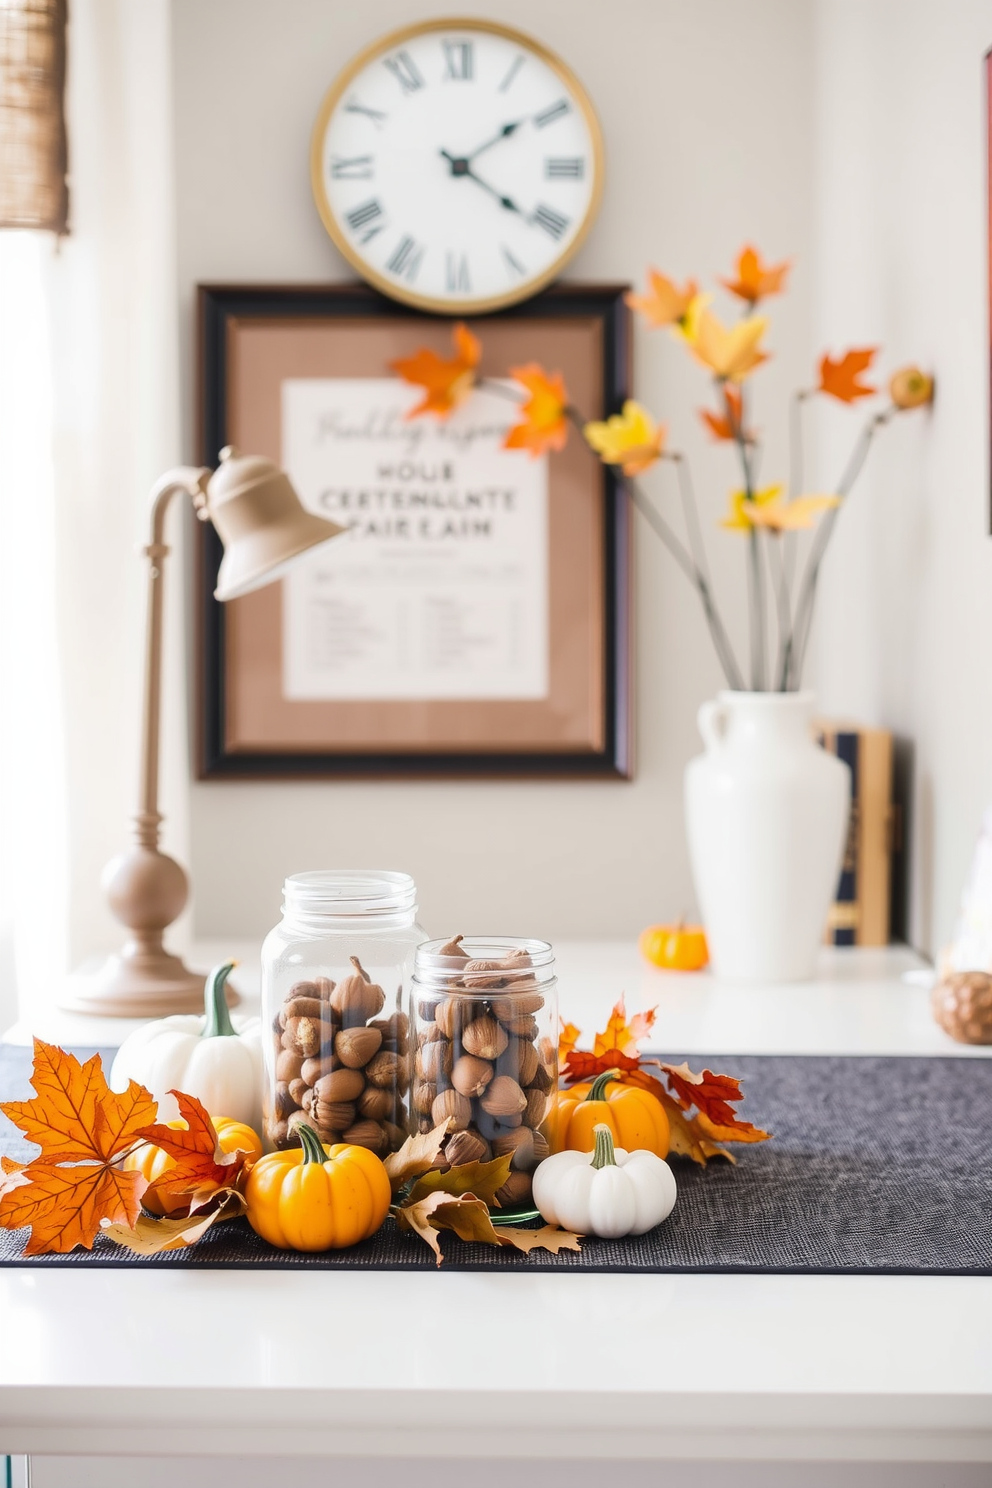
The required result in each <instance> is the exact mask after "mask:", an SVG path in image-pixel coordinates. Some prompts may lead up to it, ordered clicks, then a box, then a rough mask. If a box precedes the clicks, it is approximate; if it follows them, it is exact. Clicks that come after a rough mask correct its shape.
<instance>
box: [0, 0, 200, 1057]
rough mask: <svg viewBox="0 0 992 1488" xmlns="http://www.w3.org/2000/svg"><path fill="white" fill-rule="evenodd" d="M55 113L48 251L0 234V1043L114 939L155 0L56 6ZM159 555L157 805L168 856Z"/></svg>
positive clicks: (167, 169)
mask: <svg viewBox="0 0 992 1488" xmlns="http://www.w3.org/2000/svg"><path fill="white" fill-rule="evenodd" d="M66 114H67V122H68V135H69V163H70V181H69V188H70V198H71V222H70V234H69V236H68V237H66V238H63V239H61V240H56V239H55V238H54V237H52V236H50V235H41V234H38V235H36V234H33V233H12V232H0V589H2V593H0V606H2V637H0V699H2V702H0V708H2V713H3V727H2V730H0V732H2V741H0V1030H2V1027H3V1026H4V1025H5V1022H9V1021H10V1020H11V1015H12V1013H13V1012H14V1008H15V1003H16V1011H17V1013H19V1015H20V1017H21V1018H22V1020H24V1022H25V1023H30V1025H31V1026H32V1028H33V1029H34V1030H36V1031H38V1032H41V1033H44V1031H45V1028H46V1027H49V1026H53V1025H52V1020H53V1017H54V1009H55V1007H56V1004H57V1002H58V999H59V996H60V994H61V992H62V989H63V985H64V979H65V976H66V974H67V972H69V971H70V969H72V968H75V967H78V966H79V965H80V964H81V963H85V961H86V960H87V959H88V958H96V957H99V956H100V955H101V954H105V953H106V952H107V951H109V950H111V949H113V948H114V947H115V946H117V945H118V944H119V942H120V939H121V933H122V932H121V928H120V927H119V926H118V925H117V924H116V922H115V921H114V920H113V919H112V917H111V915H110V913H109V910H108V909H107V907H106V904H105V901H104V898H103V895H102V891H101V888H100V875H101V871H102V869H103V866H104V864H105V863H106V862H107V860H108V859H109V858H110V857H111V856H112V855H113V854H114V853H115V852H117V851H119V850H120V849H121V848H123V847H124V846H125V845H126V843H127V842H128V840H129V818H130V815H131V813H132V811H133V810H134V804H135V794H136V780H137V750H138V727H139V718H140V686H141V655H142V637H143V624H144V578H145V574H144V569H143V566H142V563H141V561H140V560H139V558H138V556H137V553H136V549H137V548H138V547H139V546H141V545H142V544H143V543H144V542H146V541H147V531H146V529H147V520H148V516H147V493H148V490H149V488H150V487H151V485H152V483H153V482H154V480H155V479H156V478H157V477H158V475H159V474H161V472H162V471H163V470H164V469H166V468H168V467H169V466H170V465H174V464H176V463H178V462H179V461H180V457H181V454H182V451H181V449H180V434H179V397H178V331H177V300H176V273H175V263H174V216H173V213H174V199H173V184H172V154H171V150H172V123H171V121H172V112H171V63H170V23H169V4H168V0H141V3H140V4H135V3H134V0H73V4H72V6H71V9H70V17H69V34H68V71H67V96H66ZM175 536H176V538H177V539H178V537H179V536H180V534H179V533H177V534H175ZM180 557H181V554H179V553H177V554H176V556H175V559H172V560H170V565H171V568H172V571H171V572H169V573H168V581H169V582H168V592H167V598H166V615H167V633H166V650H167V664H166V673H165V696H164V703H165V707H164V717H165V730H166V732H165V734H164V736H163V801H164V802H165V810H166V811H167V814H168V818H169V820H168V826H167V832H166V847H167V850H170V851H172V852H173V853H175V854H176V855H178V856H179V857H180V858H184V857H186V856H187V854H186V851H185V844H186V811H185V803H186V797H187V794H188V791H187V779H188V769H187V749H186V742H185V741H186V731H185V687H184V684H183V681H182V678H183V676H184V675H185V658H184V656H183V652H182V647H183V627H182V623H181V622H182V611H183V603H182V599H183V576H182V571H181V568H182V565H181V562H180V561H179V559H180ZM176 943H177V944H178V945H181V944H182V938H181V936H180V938H179V939H178V940H177V942H176ZM5 1015H6V1016H5Z"/></svg>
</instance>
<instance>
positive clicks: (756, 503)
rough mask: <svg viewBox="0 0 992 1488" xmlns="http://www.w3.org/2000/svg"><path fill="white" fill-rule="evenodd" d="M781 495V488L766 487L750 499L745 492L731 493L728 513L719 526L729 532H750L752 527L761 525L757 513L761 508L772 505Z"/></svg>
mask: <svg viewBox="0 0 992 1488" xmlns="http://www.w3.org/2000/svg"><path fill="white" fill-rule="evenodd" d="M781 495H782V487H781V486H766V487H765V489H764V490H763V491H755V493H754V495H753V496H752V497H751V498H750V499H749V498H748V494H747V492H746V491H731V493H730V511H729V512H728V514H727V515H726V516H725V517H724V519H723V521H722V522H721V523H720V526H721V527H726V528H727V530H728V531H729V532H750V531H751V528H752V527H755V526H759V525H761V523H760V522H759V519H758V513H759V512H760V511H761V510H762V508H763V507H764V508H768V507H769V506H772V505H774V503H775V502H776V501H778V500H779V499H780V498H781Z"/></svg>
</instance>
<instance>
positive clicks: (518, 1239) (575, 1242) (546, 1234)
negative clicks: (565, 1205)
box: [493, 1225, 582, 1255]
mask: <svg viewBox="0 0 992 1488" xmlns="http://www.w3.org/2000/svg"><path fill="white" fill-rule="evenodd" d="M493 1233H494V1234H496V1235H498V1236H499V1238H500V1239H501V1240H504V1241H506V1243H507V1244H509V1245H515V1246H516V1248H517V1249H518V1250H522V1251H523V1252H524V1254H525V1255H529V1254H530V1252H531V1251H532V1250H550V1251H552V1252H553V1254H554V1255H557V1254H558V1252H559V1251H560V1250H580V1249H581V1246H580V1244H579V1242H580V1240H581V1239H582V1236H581V1235H577V1234H576V1233H575V1231H574V1230H559V1229H558V1228H557V1226H556V1225H545V1226H544V1227H543V1229H540V1230H518V1229H515V1228H513V1227H512V1226H509V1225H494V1226H493Z"/></svg>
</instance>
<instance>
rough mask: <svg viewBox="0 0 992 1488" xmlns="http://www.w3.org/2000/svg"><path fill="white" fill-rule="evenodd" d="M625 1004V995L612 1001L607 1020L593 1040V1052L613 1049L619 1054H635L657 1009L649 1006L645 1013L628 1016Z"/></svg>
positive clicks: (600, 1052)
mask: <svg viewBox="0 0 992 1488" xmlns="http://www.w3.org/2000/svg"><path fill="white" fill-rule="evenodd" d="M625 1004H626V998H625V997H621V998H620V1000H619V1002H616V1003H614V1006H613V1011H612V1012H611V1013H610V1017H609V1022H608V1023H607V1025H606V1027H605V1029H604V1030H603V1032H602V1033H597V1035H596V1038H595V1040H594V1042H593V1046H592V1052H593V1054H607V1053H609V1052H610V1051H611V1050H613V1049H616V1050H617V1051H618V1052H619V1053H621V1054H636V1053H637V1046H638V1044H639V1043H640V1041H641V1039H643V1038H647V1036H648V1034H649V1033H650V1032H651V1030H652V1028H653V1027H654V1021H655V1018H656V1017H657V1014H658V1009H657V1008H651V1009H650V1010H649V1011H648V1012H646V1013H635V1014H634V1016H633V1017H632V1018H628V1017H627V1009H626V1005H625Z"/></svg>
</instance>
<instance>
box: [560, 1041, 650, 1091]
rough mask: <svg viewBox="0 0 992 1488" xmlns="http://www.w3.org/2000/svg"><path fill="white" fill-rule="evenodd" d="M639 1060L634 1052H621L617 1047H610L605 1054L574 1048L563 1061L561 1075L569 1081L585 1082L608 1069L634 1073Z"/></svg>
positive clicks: (603, 1073)
mask: <svg viewBox="0 0 992 1488" xmlns="http://www.w3.org/2000/svg"><path fill="white" fill-rule="evenodd" d="M639 1064H640V1061H639V1060H638V1058H637V1056H636V1055H634V1054H621V1053H620V1051H619V1049H611V1050H610V1051H609V1053H607V1054H589V1053H587V1052H586V1050H584V1049H575V1050H574V1051H573V1052H572V1053H571V1054H570V1055H569V1056H568V1059H567V1060H566V1062H565V1067H564V1069H563V1070H562V1076H563V1077H564V1079H566V1080H568V1081H569V1082H570V1083H574V1082H575V1081H576V1080H581V1081H583V1082H585V1081H586V1080H595V1078H596V1076H597V1075H605V1074H606V1073H607V1071H608V1070H621V1071H625V1072H628V1073H631V1074H633V1073H635V1072H636V1071H637V1069H638V1068H639Z"/></svg>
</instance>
